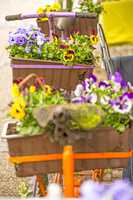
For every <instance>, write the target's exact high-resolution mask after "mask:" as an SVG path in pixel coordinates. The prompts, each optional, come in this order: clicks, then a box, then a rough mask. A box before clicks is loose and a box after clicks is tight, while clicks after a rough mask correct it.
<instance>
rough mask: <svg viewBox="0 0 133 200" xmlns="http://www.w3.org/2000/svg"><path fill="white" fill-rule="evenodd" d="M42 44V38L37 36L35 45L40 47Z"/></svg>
mask: <svg viewBox="0 0 133 200" xmlns="http://www.w3.org/2000/svg"><path fill="white" fill-rule="evenodd" d="M43 44H44V40H43V39H42V37H40V36H38V37H37V45H38V46H42V45H43Z"/></svg>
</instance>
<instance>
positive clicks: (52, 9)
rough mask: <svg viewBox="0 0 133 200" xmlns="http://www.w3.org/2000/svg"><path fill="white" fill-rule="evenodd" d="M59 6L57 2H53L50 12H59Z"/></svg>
mask: <svg viewBox="0 0 133 200" xmlns="http://www.w3.org/2000/svg"><path fill="white" fill-rule="evenodd" d="M60 10H61V5H60V4H59V3H58V2H55V3H53V4H52V5H51V11H60Z"/></svg>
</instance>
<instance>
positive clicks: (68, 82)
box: [11, 58, 94, 90]
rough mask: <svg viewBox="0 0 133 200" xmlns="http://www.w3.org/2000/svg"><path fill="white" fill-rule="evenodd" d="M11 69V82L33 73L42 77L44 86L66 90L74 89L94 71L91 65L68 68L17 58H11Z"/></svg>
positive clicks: (46, 62)
mask: <svg viewBox="0 0 133 200" xmlns="http://www.w3.org/2000/svg"><path fill="white" fill-rule="evenodd" d="M11 67H12V73H13V80H16V79H17V78H18V77H22V78H25V77H26V76H27V75H29V74H31V73H35V74H37V75H38V76H41V77H44V78H45V80H46V84H49V85H51V86H52V87H53V88H56V89H58V88H63V89H67V90H72V89H75V86H76V85H77V84H78V83H79V82H80V80H83V79H84V78H85V76H87V74H91V73H92V72H93V69H94V66H92V65H90V66H88V65H81V64H79V65H76V66H72V67H69V66H64V65H63V64H61V63H58V62H51V61H49V62H48V61H43V60H37V59H36V60H31V59H18V58H17V59H16V58H11Z"/></svg>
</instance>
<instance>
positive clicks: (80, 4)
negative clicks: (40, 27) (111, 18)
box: [37, 0, 103, 20]
mask: <svg viewBox="0 0 133 200" xmlns="http://www.w3.org/2000/svg"><path fill="white" fill-rule="evenodd" d="M62 10H65V11H76V12H87V13H96V14H98V15H99V14H100V13H101V12H102V10H103V8H102V6H101V4H100V3H97V2H96V3H94V1H93V0H84V1H81V0H80V1H79V0H78V1H72V0H67V1H66V7H65V8H63V1H62V0H58V1H57V2H55V3H53V4H51V5H49V4H46V5H45V6H44V7H39V8H38V10H37V13H38V14H42V13H45V12H53V11H62ZM40 20H47V18H44V19H43V18H42V19H40Z"/></svg>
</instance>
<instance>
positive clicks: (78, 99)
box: [72, 96, 86, 103]
mask: <svg viewBox="0 0 133 200" xmlns="http://www.w3.org/2000/svg"><path fill="white" fill-rule="evenodd" d="M85 102H86V99H85V97H82V96H81V97H75V98H73V99H72V103H85Z"/></svg>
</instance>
